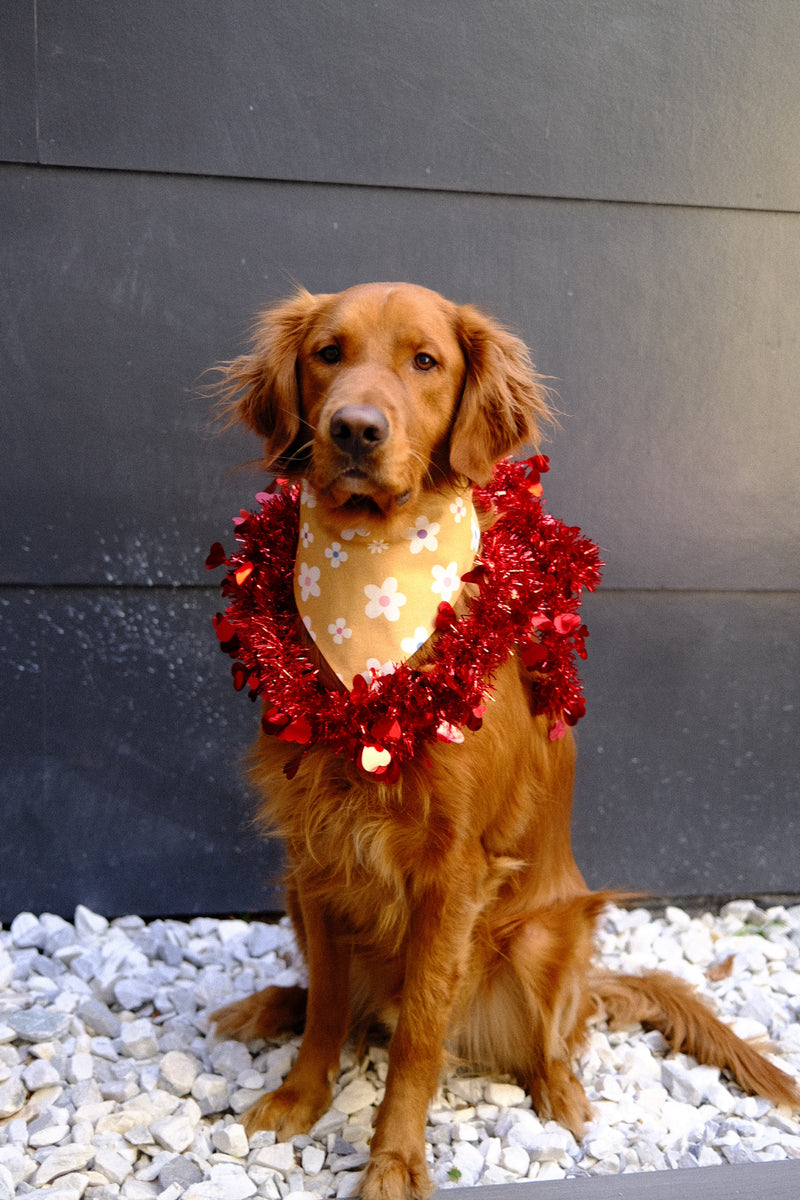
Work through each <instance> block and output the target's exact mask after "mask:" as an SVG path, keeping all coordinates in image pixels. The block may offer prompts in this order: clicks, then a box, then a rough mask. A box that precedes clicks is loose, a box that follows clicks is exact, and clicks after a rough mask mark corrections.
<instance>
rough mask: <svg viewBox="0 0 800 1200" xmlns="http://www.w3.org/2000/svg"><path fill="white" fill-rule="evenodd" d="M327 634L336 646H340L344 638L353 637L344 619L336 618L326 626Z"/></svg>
mask: <svg viewBox="0 0 800 1200" xmlns="http://www.w3.org/2000/svg"><path fill="white" fill-rule="evenodd" d="M328 633H329V634H330V635H331V637H332V638H333V640H334V642H335V643H336V645H337V646H341V644H342V642H343V641H344V639H345V638H349V637H352V636H353V631H352V629H349V628H348V625H347V621H346V620H345V618H344V617H337V618H336V620H335V621H334V622H333V624H332V625H329V626H328Z"/></svg>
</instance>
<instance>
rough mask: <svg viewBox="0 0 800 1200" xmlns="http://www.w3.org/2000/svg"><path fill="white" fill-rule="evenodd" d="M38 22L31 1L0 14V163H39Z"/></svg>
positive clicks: (16, 0)
mask: <svg viewBox="0 0 800 1200" xmlns="http://www.w3.org/2000/svg"><path fill="white" fill-rule="evenodd" d="M37 154H38V147H37V127H36V19H35V14H34V6H33V4H32V3H31V2H30V0H14V2H13V3H5V4H4V5H3V7H2V11H0V161H5V162H36V159H37Z"/></svg>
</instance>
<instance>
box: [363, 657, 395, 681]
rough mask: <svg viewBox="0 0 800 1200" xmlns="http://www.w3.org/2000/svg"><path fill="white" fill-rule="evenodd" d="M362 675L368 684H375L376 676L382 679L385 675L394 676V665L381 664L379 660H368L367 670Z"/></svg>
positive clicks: (390, 663) (388, 663) (389, 663)
mask: <svg viewBox="0 0 800 1200" xmlns="http://www.w3.org/2000/svg"><path fill="white" fill-rule="evenodd" d="M361 674H362V675H363V676H364V678H365V680H366V681H367V683H375V682H376V676H377V678H378V679H380V678H381V676H383V675H394V663H393V662H385V663H381V662H380V661H379V660H378V659H377V658H368V659H367V669H366V671H362V672H361Z"/></svg>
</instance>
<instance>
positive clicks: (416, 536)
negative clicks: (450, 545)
mask: <svg viewBox="0 0 800 1200" xmlns="http://www.w3.org/2000/svg"><path fill="white" fill-rule="evenodd" d="M439 529H440V526H439V525H438V524H437V522H436V521H429V520H428V518H427V517H417V519H416V521H415V522H414V528H413V529H411V528H409V529H407V530H406V531H405V533H404V534H403V537H404V538H408V540H409V541H410V542H411V553H412V554H419V552H420V550H421V549H422V547H423V546H424V547H425V549H426V550H438V549H439V543H438V541H437V540H436V535H437V533H438V532H439Z"/></svg>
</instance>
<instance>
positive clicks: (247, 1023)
mask: <svg viewBox="0 0 800 1200" xmlns="http://www.w3.org/2000/svg"><path fill="white" fill-rule="evenodd" d="M306 994H307V993H306V989H305V988H300V987H288V988H281V987H268V988H264V990H263V991H262V992H256V993H255V995H254V996H248V997H247V998H246V999H245V1000H236V1001H235V1002H234V1003H233V1004H226V1005H225V1007H224V1008H218V1009H217V1011H216V1012H213V1013H212V1014H211V1020H212V1021H213V1023H214V1025H215V1026H216V1033H217V1036H218V1037H221V1038H236V1040H237V1041H240V1042H251V1041H254V1040H255V1038H268V1037H274V1036H275V1034H276V1033H284V1032H286V1031H288V1030H295V1029H297V1028H298V1027H299V1026H300V1025H302V1023H303V1018H304V1016H305V1011H306Z"/></svg>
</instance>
